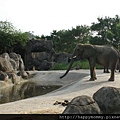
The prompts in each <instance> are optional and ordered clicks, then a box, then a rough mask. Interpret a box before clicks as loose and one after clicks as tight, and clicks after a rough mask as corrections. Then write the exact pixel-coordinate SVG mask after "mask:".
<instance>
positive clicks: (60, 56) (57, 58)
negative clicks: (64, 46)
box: [53, 53, 68, 63]
mask: <svg viewBox="0 0 120 120" xmlns="http://www.w3.org/2000/svg"><path fill="white" fill-rule="evenodd" d="M53 61H54V62H56V63H61V62H64V63H68V54H66V53H56V54H54V56H53Z"/></svg>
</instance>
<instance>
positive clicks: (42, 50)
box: [25, 40, 69, 70]
mask: <svg viewBox="0 0 120 120" xmlns="http://www.w3.org/2000/svg"><path fill="white" fill-rule="evenodd" d="M25 53H26V54H25V67H26V70H49V69H50V68H51V67H52V65H53V63H60V62H68V57H69V56H68V55H67V54H66V53H55V51H54V49H53V43H52V41H50V40H29V41H28V43H27V45H26V46H25Z"/></svg>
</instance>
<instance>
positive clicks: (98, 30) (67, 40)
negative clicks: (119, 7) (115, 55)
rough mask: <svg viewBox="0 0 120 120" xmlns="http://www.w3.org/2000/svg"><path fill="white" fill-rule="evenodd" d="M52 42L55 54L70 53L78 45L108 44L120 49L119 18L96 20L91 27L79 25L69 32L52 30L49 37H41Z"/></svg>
mask: <svg viewBox="0 0 120 120" xmlns="http://www.w3.org/2000/svg"><path fill="white" fill-rule="evenodd" d="M42 38H47V39H48V40H52V41H53V43H54V49H55V51H57V52H68V53H70V52H72V51H73V49H74V47H75V46H76V44H78V43H84V44H87V43H90V44H98V45H104V44H110V45H112V46H114V47H116V48H117V49H120V17H119V16H118V15H116V16H115V17H114V18H111V17H107V16H105V18H102V17H101V18H97V22H96V23H95V22H93V23H91V26H86V25H79V26H76V27H75V28H72V29H71V30H69V29H68V30H59V31H57V30H53V32H52V33H51V35H50V36H44V35H43V36H42Z"/></svg>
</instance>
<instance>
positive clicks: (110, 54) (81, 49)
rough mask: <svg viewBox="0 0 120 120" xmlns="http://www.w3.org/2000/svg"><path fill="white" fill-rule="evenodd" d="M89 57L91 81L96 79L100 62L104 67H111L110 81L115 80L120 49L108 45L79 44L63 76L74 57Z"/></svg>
mask: <svg viewBox="0 0 120 120" xmlns="http://www.w3.org/2000/svg"><path fill="white" fill-rule="evenodd" d="M75 58H78V59H87V60H88V61H89V65H90V75H91V78H90V79H89V80H90V81H94V80H95V79H97V78H96V72H95V65H96V63H97V64H100V65H102V66H104V67H109V68H110V70H111V76H110V78H109V80H108V81H114V76H115V69H116V64H117V62H118V59H119V53H118V51H117V50H116V49H115V48H114V47H112V46H108V45H91V44H78V45H77V46H76V48H75V50H74V52H73V55H72V59H71V62H70V65H69V67H68V69H67V71H66V73H65V74H64V75H63V76H61V77H60V78H63V77H64V76H66V74H67V73H68V72H69V70H70V68H71V66H72V64H73V62H74V59H75Z"/></svg>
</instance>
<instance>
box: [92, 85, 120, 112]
mask: <svg viewBox="0 0 120 120" xmlns="http://www.w3.org/2000/svg"><path fill="white" fill-rule="evenodd" d="M93 99H94V100H95V101H96V102H97V104H98V105H99V107H100V109H101V111H102V113H103V114H120V88H115V87H102V88H101V89H99V90H98V91H97V92H95V93H94V94H93Z"/></svg>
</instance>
